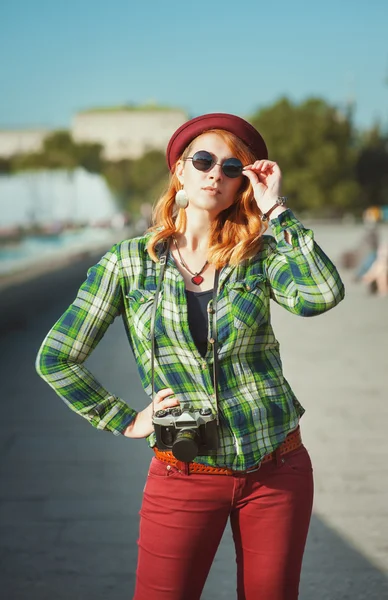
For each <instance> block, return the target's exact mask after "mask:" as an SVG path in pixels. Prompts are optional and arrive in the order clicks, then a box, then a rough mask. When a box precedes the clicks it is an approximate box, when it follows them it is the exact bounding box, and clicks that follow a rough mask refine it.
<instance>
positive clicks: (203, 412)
mask: <svg viewBox="0 0 388 600" xmlns="http://www.w3.org/2000/svg"><path fill="white" fill-rule="evenodd" d="M199 414H200V415H202V416H203V417H208V416H209V415H211V414H212V409H211V408H201V410H200V411H199Z"/></svg>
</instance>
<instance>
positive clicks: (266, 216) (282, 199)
mask: <svg viewBox="0 0 388 600" xmlns="http://www.w3.org/2000/svg"><path fill="white" fill-rule="evenodd" d="M287 200H288V197H287V196H278V197H277V199H276V204H274V205H273V207H272V208H270V209H269V210H268V211H267V212H266V213H264V214H263V215H262V217H261V220H262V221H268V219H269V216H270V214H271V213H272V211H273V210H275V208H277V207H278V206H285V205H286V203H287Z"/></svg>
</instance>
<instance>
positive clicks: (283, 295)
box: [36, 210, 344, 470]
mask: <svg viewBox="0 0 388 600" xmlns="http://www.w3.org/2000/svg"><path fill="white" fill-rule="evenodd" d="M271 226H272V230H273V233H274V236H275V238H273V237H272V236H268V235H266V236H263V239H262V245H261V249H260V251H259V252H258V253H257V254H256V255H255V256H254V257H253V258H251V259H247V260H245V261H243V262H242V263H241V264H240V265H238V266H237V267H232V266H225V267H224V268H223V269H222V270H221V272H220V279H219V293H218V307H217V329H218V340H219V407H218V411H219V419H220V423H219V439H220V442H219V450H218V453H217V455H216V456H211V457H210V456H200V457H198V458H197V459H196V461H197V462H201V463H205V464H209V465H218V466H221V467H229V468H232V469H235V470H245V469H247V468H249V467H253V466H254V465H256V464H258V463H259V461H260V460H261V459H262V458H263V457H264V456H265V455H266V454H268V453H270V452H272V451H273V450H274V449H275V448H276V447H277V446H279V444H280V443H281V442H282V441H283V440H284V438H285V437H286V436H287V434H288V433H289V432H290V431H292V430H293V429H295V428H296V427H297V425H298V422H299V419H300V417H301V415H302V414H303V412H304V409H303V408H302V406H301V405H300V404H299V402H298V400H297V399H296V397H295V395H294V394H293V392H292V390H291V388H290V386H289V384H288V382H287V381H286V379H285V378H284V376H283V372H282V363H281V360H280V355H279V343H278V342H277V340H276V338H275V336H274V333H273V330H272V327H271V321H270V299H272V300H275V302H277V303H278V304H280V305H281V306H284V308H286V309H287V310H289V311H291V312H293V313H295V314H296V315H300V316H304V317H310V316H314V315H318V314H320V313H323V312H325V311H327V310H329V309H330V308H333V307H334V306H335V305H336V304H338V302H340V301H341V299H342V298H343V297H344V286H343V284H342V281H341V279H340V277H339V275H338V272H337V270H336V268H335V267H334V265H333V264H332V263H331V261H330V260H329V259H328V258H327V256H326V255H325V254H324V253H323V251H322V250H321V249H320V247H319V246H318V245H317V244H316V243H315V242H314V238H313V233H312V231H311V230H308V229H305V228H304V227H303V225H302V224H301V223H300V222H299V221H298V220H297V219H296V218H295V216H294V215H293V213H292V212H291V211H290V210H287V211H285V212H283V213H282V214H281V215H280V217H278V218H276V219H273V220H272V222H271ZM285 230H286V231H288V232H289V234H290V235H291V239H292V244H291V245H290V244H288V243H286V242H285V239H284V231H285ZM150 235H152V234H149V233H148V234H146V235H144V236H142V237H138V238H134V239H130V240H126V241H123V242H121V243H119V244H117V245H115V246H113V248H112V249H111V250H110V251H109V252H107V253H106V254H105V255H104V256H103V257H102V259H101V260H100V262H99V263H98V264H97V265H95V266H93V267H92V268H91V269H90V270H89V271H88V277H87V279H86V281H85V282H84V283H83V285H82V286H81V288H80V289H79V292H78V295H77V297H76V299H75V300H74V302H73V303H72V304H71V305H70V307H69V308H68V309H67V311H66V312H65V313H64V314H63V315H62V316H61V318H60V319H59V320H58V322H57V323H56V324H55V325H54V327H53V328H52V329H51V331H50V332H49V333H48V335H47V337H46V339H45V340H44V342H43V344H42V346H41V348H40V351H39V354H38V357H37V363H36V364H37V371H38V373H39V374H40V375H41V376H42V377H43V379H45V380H46V381H47V383H48V384H49V385H50V386H52V387H53V388H54V390H55V391H56V393H57V394H58V395H59V396H60V397H61V398H62V399H63V400H64V401H65V402H66V403H67V404H68V406H69V407H70V408H72V409H73V410H74V411H76V412H77V413H79V414H80V415H81V416H83V417H84V418H85V419H87V420H88V421H89V422H90V423H91V424H92V425H93V426H94V427H96V428H97V429H103V430H105V431H111V432H113V433H114V434H122V433H123V432H124V430H125V429H126V427H127V426H128V425H129V423H131V421H132V420H133V419H134V418H135V416H136V414H137V413H136V411H135V410H133V409H131V408H130V407H129V406H128V404H127V403H126V402H125V401H124V400H122V399H121V398H118V397H116V396H113V395H112V394H110V393H109V392H108V391H107V390H106V389H104V387H103V386H102V385H101V384H100V383H99V382H98V380H97V379H96V378H95V377H94V375H93V374H92V373H91V372H90V371H89V370H88V369H87V368H86V367H85V365H84V362H85V360H86V359H87V357H88V356H89V355H90V353H91V352H92V351H93V349H94V348H95V347H96V346H97V344H98V343H99V341H100V340H101V339H102V337H103V335H104V333H105V331H106V330H107V328H108V327H109V325H110V324H111V323H112V322H113V320H114V319H115V317H117V316H119V315H121V316H122V318H123V320H124V324H125V329H126V332H127V336H128V340H129V343H130V345H131V348H132V350H133V353H134V356H135V359H136V362H137V366H138V370H139V374H140V378H141V381H142V384H143V387H144V389H145V391H146V393H147V394H148V395H149V396H151V339H150V338H151V336H150V316H151V308H152V303H153V299H154V296H155V289H156V285H157V280H158V275H159V271H160V264H159V263H155V262H153V261H152V260H151V258H150V256H149V254H148V252H147V250H146V244H147V241H148V239H149V236H150ZM211 303H212V301H211V302H210V303H209V308H211ZM155 336H156V337H155V344H156V359H155V391H158V390H160V389H163V388H167V387H171V388H172V389H173V390H174V392H175V395H176V397H177V398H178V400H179V401H190V403H191V404H192V405H193V406H194V407H195V408H200V407H210V408H212V409H213V411H215V409H216V407H215V396H214V390H213V378H212V377H213V375H212V363H213V356H212V346H211V344H210V343H209V344H208V350H207V354H206V356H205V357H204V358H203V357H202V356H201V354H200V353H199V352H198V349H197V348H196V346H195V344H194V342H193V339H192V336H191V334H190V330H189V325H188V318H187V304H186V294H185V284H184V280H183V278H182V276H181V274H180V273H179V271H178V269H177V267H176V265H175V262H174V259H173V258H172V257H171V255H170V256H169V257H168V259H167V268H166V273H165V278H164V282H163V286H162V290H161V293H160V298H159V302H158V307H157V312H156V319H155ZM211 337H213V335H212V319H209V324H208V338H209V339H210V338H211ZM128 383H130V382H128ZM148 442H149V444H150V446H153V445H155V436H154V434H152V435H151V436H149V438H148Z"/></svg>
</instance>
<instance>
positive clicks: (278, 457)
mask: <svg viewBox="0 0 388 600" xmlns="http://www.w3.org/2000/svg"><path fill="white" fill-rule="evenodd" d="M274 454H275V461H276V466H277V467H280V466H281V465H282V464H283V463H284V458H282V453H281V450H280V446H278V448H276V450H275V451H274Z"/></svg>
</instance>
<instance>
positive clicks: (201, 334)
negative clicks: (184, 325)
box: [186, 290, 213, 356]
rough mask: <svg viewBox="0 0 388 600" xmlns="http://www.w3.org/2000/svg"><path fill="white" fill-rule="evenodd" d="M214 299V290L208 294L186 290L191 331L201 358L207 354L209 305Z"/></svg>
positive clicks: (208, 291)
mask: <svg viewBox="0 0 388 600" xmlns="http://www.w3.org/2000/svg"><path fill="white" fill-rule="evenodd" d="M212 297H213V290H207V291H206V292H191V291H190V290H186V299H187V316H188V321H189V329H190V333H191V335H192V337H193V340H194V343H195V345H196V346H197V348H198V351H199V353H200V354H201V356H205V354H206V352H207V332H208V312H207V305H208V304H209V301H210V300H211V299H212Z"/></svg>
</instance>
